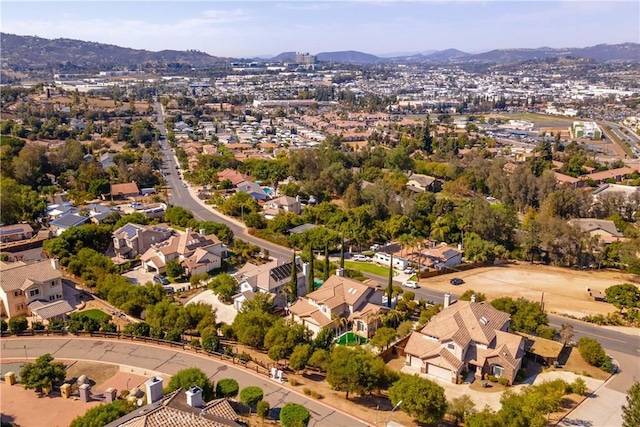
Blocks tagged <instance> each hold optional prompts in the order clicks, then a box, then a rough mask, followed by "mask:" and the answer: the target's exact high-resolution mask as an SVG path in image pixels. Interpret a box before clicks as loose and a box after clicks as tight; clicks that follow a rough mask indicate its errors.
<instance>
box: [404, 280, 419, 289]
mask: <svg viewBox="0 0 640 427" xmlns="http://www.w3.org/2000/svg"><path fill="white" fill-rule="evenodd" d="M402 286H404V287H405V288H412V289H418V287H419V286H418V282H416V281H415V280H407V281H406V282H402Z"/></svg>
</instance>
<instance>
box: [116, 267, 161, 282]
mask: <svg viewBox="0 0 640 427" xmlns="http://www.w3.org/2000/svg"><path fill="white" fill-rule="evenodd" d="M155 274H156V273H154V272H146V271H144V268H143V267H142V266H140V267H136V268H134V269H133V270H131V271H127V272H126V273H124V274H123V276H124V277H126V278H127V279H129V281H130V282H131V283H133V284H134V285H144V284H145V283H147V282H151V283H153V276H154V275H155Z"/></svg>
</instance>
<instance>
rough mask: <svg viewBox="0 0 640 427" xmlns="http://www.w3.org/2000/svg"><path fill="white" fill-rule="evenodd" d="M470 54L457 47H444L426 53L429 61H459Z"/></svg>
mask: <svg viewBox="0 0 640 427" xmlns="http://www.w3.org/2000/svg"><path fill="white" fill-rule="evenodd" d="M470 56H472V55H471V54H470V53H467V52H463V51H461V50H458V49H446V50H441V51H439V52H434V53H432V54H431V55H427V59H429V60H431V61H460V60H464V59H466V58H468V57H470Z"/></svg>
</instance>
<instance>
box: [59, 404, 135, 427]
mask: <svg viewBox="0 0 640 427" xmlns="http://www.w3.org/2000/svg"><path fill="white" fill-rule="evenodd" d="M136 408H137V407H136V406H135V405H134V404H133V402H129V401H126V400H115V401H113V402H111V403H107V404H105V405H100V406H95V407H93V408H91V409H89V410H88V411H87V412H85V413H84V415H79V416H77V417H76V418H74V419H73V421H71V424H70V425H69V426H70V427H102V426H105V425H107V424H109V423H111V422H112V421H115V420H117V419H118V418H120V417H122V416H124V415H127V414H128V413H129V412H131V411H133V410H134V409H136Z"/></svg>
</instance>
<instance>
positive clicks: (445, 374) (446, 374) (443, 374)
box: [427, 365, 451, 381]
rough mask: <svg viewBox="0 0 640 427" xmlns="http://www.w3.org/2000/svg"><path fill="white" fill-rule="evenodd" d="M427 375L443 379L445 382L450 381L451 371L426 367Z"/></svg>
mask: <svg viewBox="0 0 640 427" xmlns="http://www.w3.org/2000/svg"><path fill="white" fill-rule="evenodd" d="M427 374H429V375H433V376H436V377H439V378H442V379H445V380H447V381H450V380H451V371H450V370H448V369H444V368H441V367H439V366H436V365H427Z"/></svg>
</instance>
